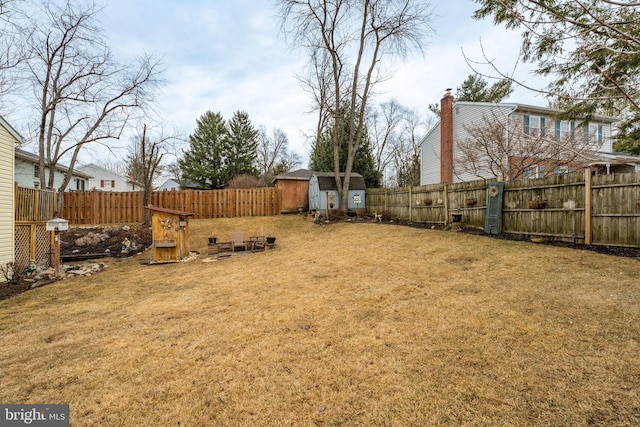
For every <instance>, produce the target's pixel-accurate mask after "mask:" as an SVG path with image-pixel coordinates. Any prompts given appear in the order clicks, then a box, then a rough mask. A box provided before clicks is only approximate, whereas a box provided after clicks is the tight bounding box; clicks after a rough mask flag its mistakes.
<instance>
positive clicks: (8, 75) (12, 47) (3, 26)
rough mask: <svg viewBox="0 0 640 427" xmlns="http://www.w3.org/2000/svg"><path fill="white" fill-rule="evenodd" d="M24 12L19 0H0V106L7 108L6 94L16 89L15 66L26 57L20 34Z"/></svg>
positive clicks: (17, 80)
mask: <svg viewBox="0 0 640 427" xmlns="http://www.w3.org/2000/svg"><path fill="white" fill-rule="evenodd" d="M23 21H24V14H23V13H22V11H21V10H20V2H19V1H16V0H0V34H1V37H0V107H3V108H7V107H8V104H9V103H6V102H5V100H6V96H7V95H8V94H10V93H11V92H12V91H13V90H14V89H16V87H17V85H18V83H19V78H18V76H17V74H16V73H17V67H18V65H20V64H21V63H22V62H23V61H24V60H25V59H26V52H25V50H24V44H23V43H22V36H23V35H24V34H23V33H24V28H23Z"/></svg>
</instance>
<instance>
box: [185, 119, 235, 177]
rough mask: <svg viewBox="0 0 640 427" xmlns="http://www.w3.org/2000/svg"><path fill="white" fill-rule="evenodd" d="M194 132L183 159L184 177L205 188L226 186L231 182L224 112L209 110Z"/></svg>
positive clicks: (199, 120)
mask: <svg viewBox="0 0 640 427" xmlns="http://www.w3.org/2000/svg"><path fill="white" fill-rule="evenodd" d="M196 123H197V127H196V130H195V132H194V134H193V135H189V144H190V147H189V150H188V151H186V152H185V153H184V157H183V158H182V159H180V160H179V165H180V169H181V170H182V178H183V179H186V180H189V181H193V182H195V183H197V184H199V185H200V187H201V188H209V189H214V188H222V187H224V186H225V184H226V183H227V182H228V179H229V177H228V175H227V172H226V165H227V161H226V156H225V144H226V139H227V138H228V137H229V135H228V132H227V128H226V126H225V121H224V119H223V118H222V115H221V114H220V113H215V114H214V113H212V112H211V111H207V112H206V113H204V114H203V115H202V116H201V117H200V119H198V120H197V121H196Z"/></svg>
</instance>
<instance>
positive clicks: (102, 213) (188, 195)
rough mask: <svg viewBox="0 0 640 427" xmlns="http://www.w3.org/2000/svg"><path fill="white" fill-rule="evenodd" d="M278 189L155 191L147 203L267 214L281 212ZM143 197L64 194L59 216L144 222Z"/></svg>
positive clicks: (216, 213) (207, 214) (215, 214)
mask: <svg viewBox="0 0 640 427" xmlns="http://www.w3.org/2000/svg"><path fill="white" fill-rule="evenodd" d="M279 191H280V190H277V189H275V188H252V189H227V190H184V191H156V192H152V193H151V195H150V198H149V204H151V205H153V206H156V207H163V208H167V209H174V210H177V211H183V212H193V214H194V215H193V217H194V218H196V219H201V218H223V217H226V218H230V217H236V216H270V215H278V214H279V213H280V192H279ZM142 199H143V193H142V192H141V191H132V192H99V191H93V192H70V193H65V194H64V208H63V211H62V213H61V215H60V216H61V217H62V218H65V219H68V220H69V221H70V222H71V223H72V224H113V223H128V222H143V221H144V216H145V210H144V206H143V200H142Z"/></svg>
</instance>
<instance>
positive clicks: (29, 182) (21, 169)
mask: <svg viewBox="0 0 640 427" xmlns="http://www.w3.org/2000/svg"><path fill="white" fill-rule="evenodd" d="M33 166H34V163H33V162H29V161H26V160H23V159H16V165H15V174H14V175H15V181H16V183H17V184H18V186H19V187H24V188H35V187H37V186H39V185H40V178H39V177H36V176H35V175H34V168H33ZM40 173H44V177H45V183H46V182H48V181H49V168H45V170H44V172H40ZM64 177H65V174H64V173H63V172H62V171H59V170H56V173H55V175H54V178H53V189H54V190H57V189H58V188H60V186H61V185H62V182H63V181H64ZM78 180H83V181H85V189H87V190H88V188H86V186H87V180H86V179H84V178H78V177H73V178H71V181H69V185H68V186H67V188H66V189H65V191H73V190H77V189H78V188H76V187H77V184H76V182H77V181H78Z"/></svg>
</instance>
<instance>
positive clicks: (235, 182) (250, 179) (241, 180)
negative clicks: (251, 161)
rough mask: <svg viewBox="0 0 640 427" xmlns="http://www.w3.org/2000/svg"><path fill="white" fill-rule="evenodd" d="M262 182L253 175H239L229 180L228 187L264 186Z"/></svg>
mask: <svg viewBox="0 0 640 427" xmlns="http://www.w3.org/2000/svg"><path fill="white" fill-rule="evenodd" d="M262 187H264V185H263V184H262V182H261V181H260V180H259V179H258V178H256V177H254V176H251V175H238V176H236V177H235V178H233V179H232V180H231V181H229V185H228V186H227V188H262Z"/></svg>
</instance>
